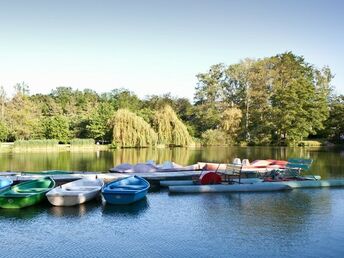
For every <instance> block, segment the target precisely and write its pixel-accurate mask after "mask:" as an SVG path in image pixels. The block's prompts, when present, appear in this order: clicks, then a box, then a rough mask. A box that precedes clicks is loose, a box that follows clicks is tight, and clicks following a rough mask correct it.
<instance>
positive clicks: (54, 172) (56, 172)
mask: <svg viewBox="0 0 344 258" xmlns="http://www.w3.org/2000/svg"><path fill="white" fill-rule="evenodd" d="M23 173H27V174H35V175H47V176H48V175H68V174H73V172H71V171H65V170H45V171H26V172H23Z"/></svg>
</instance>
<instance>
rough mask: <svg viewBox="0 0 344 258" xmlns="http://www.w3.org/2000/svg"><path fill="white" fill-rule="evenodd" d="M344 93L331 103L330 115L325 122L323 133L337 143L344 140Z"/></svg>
mask: <svg viewBox="0 0 344 258" xmlns="http://www.w3.org/2000/svg"><path fill="white" fill-rule="evenodd" d="M343 118H344V95H341V96H338V97H336V98H334V99H333V100H332V101H331V103H330V115H329V117H328V119H327V120H326V122H325V125H326V127H325V129H324V130H323V132H322V134H323V136H325V137H326V138H327V139H329V140H330V141H332V142H335V143H343V142H344V119H343Z"/></svg>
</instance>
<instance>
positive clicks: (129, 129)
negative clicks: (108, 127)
mask: <svg viewBox="0 0 344 258" xmlns="http://www.w3.org/2000/svg"><path fill="white" fill-rule="evenodd" d="M110 124H112V126H113V139H112V140H113V144H114V145H115V146H116V147H148V146H154V145H156V142H157V135H156V133H155V132H154V130H153V129H152V128H151V126H150V125H149V124H148V123H147V122H146V121H145V120H143V118H142V117H139V116H137V115H136V114H135V113H132V112H131V111H129V110H128V109H119V110H117V111H116V112H115V115H114V116H113V118H112V120H111V122H110Z"/></svg>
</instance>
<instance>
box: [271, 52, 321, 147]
mask: <svg viewBox="0 0 344 258" xmlns="http://www.w3.org/2000/svg"><path fill="white" fill-rule="evenodd" d="M271 61H272V62H271V65H272V69H273V71H274V75H273V93H272V98H271V102H272V107H273V109H272V110H273V112H272V117H273V121H274V129H275V132H276V134H275V136H276V138H277V143H278V144H281V143H283V141H286V142H287V143H296V142H297V141H300V140H302V139H303V138H304V137H307V136H308V135H309V134H311V133H316V128H322V127H323V122H324V121H325V120H326V118H327V115H328V108H327V102H326V101H325V98H324V96H321V95H320V94H323V93H322V92H318V91H317V88H316V87H315V85H314V69H313V67H312V66H311V65H309V64H308V63H306V62H305V61H304V58H303V57H300V56H296V55H294V54H293V53H291V52H288V53H284V54H281V55H277V56H275V57H274V58H272V59H271Z"/></svg>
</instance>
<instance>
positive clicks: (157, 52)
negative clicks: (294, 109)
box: [0, 0, 344, 99]
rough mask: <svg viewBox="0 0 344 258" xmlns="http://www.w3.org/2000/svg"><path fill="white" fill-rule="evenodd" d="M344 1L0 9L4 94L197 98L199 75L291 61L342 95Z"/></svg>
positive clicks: (59, 4) (1, 5)
mask: <svg viewBox="0 0 344 258" xmlns="http://www.w3.org/2000/svg"><path fill="white" fill-rule="evenodd" d="M343 10H344V1H343V3H342V2H341V1H329V0H328V1H325V0H324V1H316V0H314V1H307V0H304V1H294V0H289V1H282V0H281V1H278V0H274V1H273V0H271V1H264V0H260V1H253V0H252V1H248V0H243V1H229V0H228V1H216V0H213V1H210V0H209V1H202V0H200V1H187V0H185V1H178V0H174V1H163V0H161V1H149V0H147V1H106V0H102V1H96V0H94V1H87V0H82V1H77V0H69V1H65V0H59V1H47V0H45V1H35V0H30V1H25V0H23V1H17V0H11V1H5V0H0V85H3V86H4V87H5V89H6V90H7V92H8V93H9V94H10V93H11V92H12V87H13V85H14V84H15V83H16V82H21V81H25V82H26V83H28V84H29V86H30V89H31V93H37V92H41V93H49V92H50V91H51V89H53V88H55V87H57V86H71V87H73V88H74V89H84V88H91V89H94V90H96V91H97V92H106V91H110V90H111V89H114V88H120V87H124V88H128V89H130V90H132V91H134V92H136V93H137V94H138V95H139V96H140V97H143V96H145V95H147V94H163V93H167V92H171V93H172V94H173V95H176V96H180V97H188V98H190V99H191V98H192V97H193V94H194V88H195V85H196V82H197V81H196V78H195V75H196V74H197V73H200V72H205V71H207V70H208V68H209V67H210V66H211V65H212V64H216V63H220V62H223V63H225V64H232V63H236V62H239V61H240V59H244V58H246V57H249V58H261V57H267V56H272V55H275V54H278V53H282V52H285V51H293V52H294V53H295V54H297V55H303V56H304V57H305V58H306V61H307V62H309V63H312V64H314V65H315V66H317V67H322V66H324V65H328V66H330V68H331V69H332V71H333V73H334V74H335V79H334V80H333V85H334V86H335V88H336V91H337V93H340V94H344V54H343V52H344V40H343V37H344V33H343V32H344V16H343V15H342V12H343Z"/></svg>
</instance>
